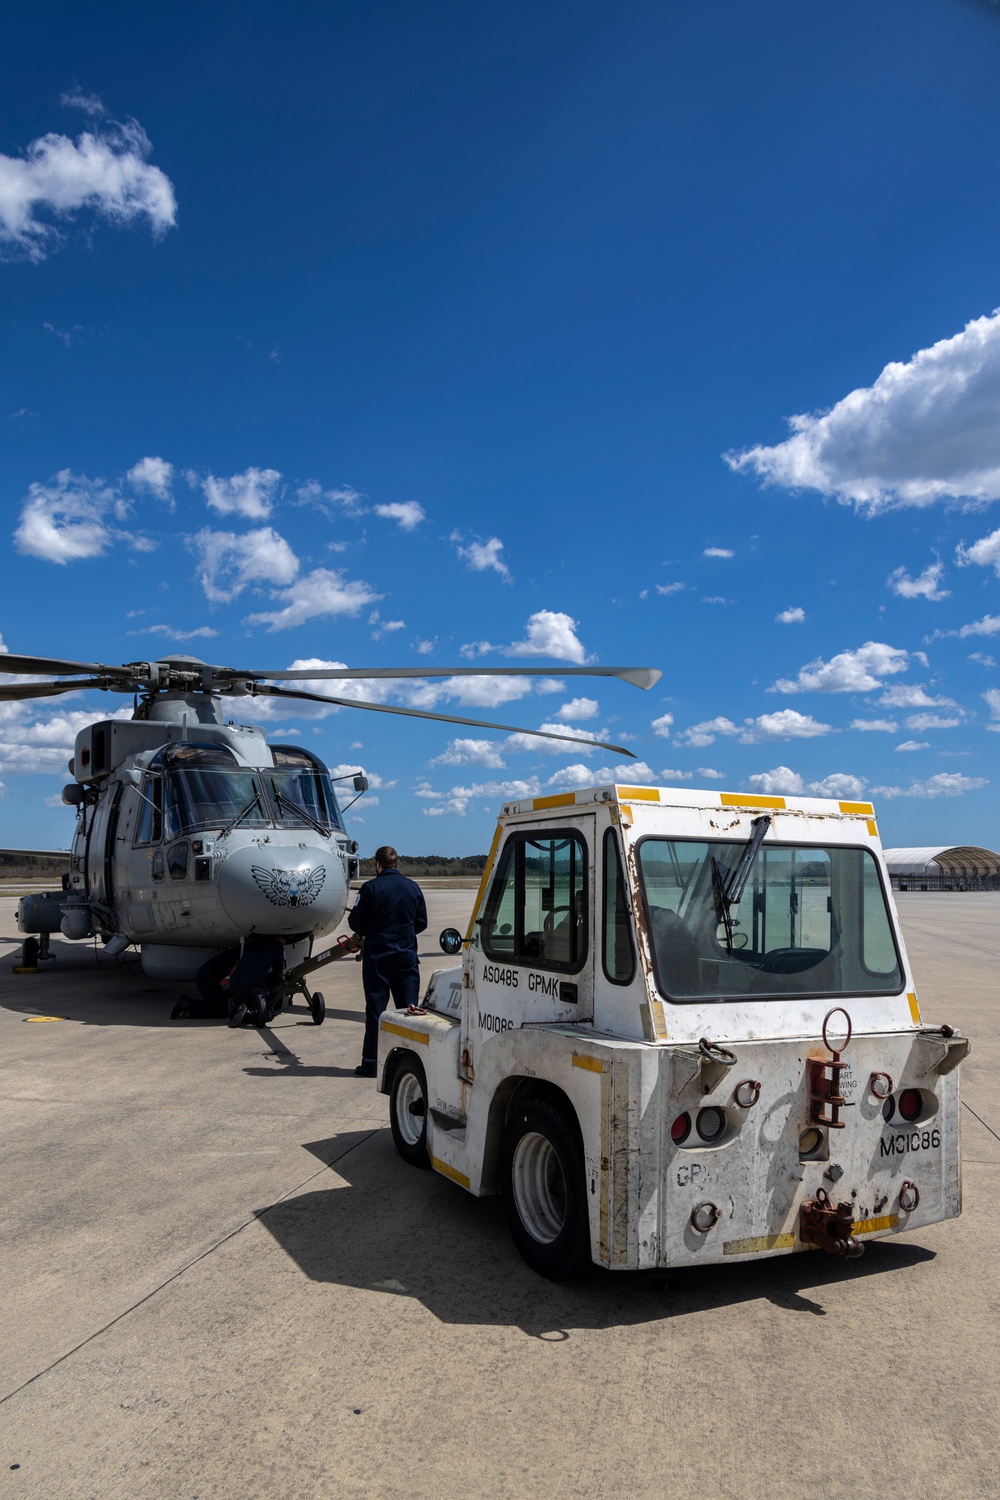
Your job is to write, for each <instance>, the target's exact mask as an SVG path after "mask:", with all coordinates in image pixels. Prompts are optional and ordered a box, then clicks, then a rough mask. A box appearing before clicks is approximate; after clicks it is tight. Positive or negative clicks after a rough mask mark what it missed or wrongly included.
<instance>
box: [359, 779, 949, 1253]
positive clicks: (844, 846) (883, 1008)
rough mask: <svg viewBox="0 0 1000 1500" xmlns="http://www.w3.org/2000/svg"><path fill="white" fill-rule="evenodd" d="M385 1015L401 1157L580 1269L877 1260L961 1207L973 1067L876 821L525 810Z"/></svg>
mask: <svg viewBox="0 0 1000 1500" xmlns="http://www.w3.org/2000/svg"><path fill="white" fill-rule="evenodd" d="M441 946H442V948H443V949H444V951H445V952H447V953H450V954H452V955H456V956H457V955H458V954H461V955H462V958H461V963H460V965H456V966H454V967H451V968H442V969H438V970H437V971H436V972H435V973H434V974H433V976H432V978H431V981H430V984H429V986H428V989H427V992H426V995H425V996H424V998H423V1001H422V1003H421V1005H420V1006H419V1007H415V1008H413V1009H412V1010H411V1011H409V1012H400V1011H392V1010H389V1011H386V1013H385V1015H384V1016H383V1017H382V1021H381V1025H380V1030H379V1087H380V1089H381V1091H382V1092H383V1093H386V1094H388V1096H389V1106H390V1123H391V1127H392V1134H393V1139H394V1141H395V1144H396V1147H397V1149H398V1151H399V1153H400V1155H401V1156H402V1157H403V1158H404V1160H406V1161H407V1162H409V1163H411V1164H412V1165H414V1166H417V1167H431V1168H433V1169H434V1171H436V1172H439V1173H441V1174H442V1175H443V1176H445V1177H447V1178H449V1179H450V1180H451V1181H452V1182H454V1183H456V1184H457V1185H458V1186H459V1187H461V1188H464V1189H465V1191H466V1192H469V1193H473V1194H474V1195H476V1196H477V1197H482V1196H486V1195H488V1194H495V1193H497V1192H499V1194H500V1196H501V1198H502V1200H503V1205H504V1210H505V1214H506V1218H507V1221H508V1223H509V1225H510V1229H511V1232H512V1235H513V1238H514V1240H515V1242H516V1244H517V1246H518V1249H519V1250H520V1251H521V1253H522V1255H523V1256H524V1258H525V1259H526V1260H527V1262H528V1263H529V1265H531V1266H532V1267H534V1268H535V1270H537V1271H539V1272H541V1273H542V1274H544V1275H547V1276H552V1277H563V1276H569V1275H573V1274H575V1273H578V1272H580V1271H582V1270H584V1269H586V1268H587V1267H588V1266H589V1265H590V1264H591V1263H592V1262H596V1263H597V1264H599V1265H602V1266H606V1267H608V1268H610V1269H613V1270H626V1269H640V1268H654V1267H666V1266H692V1265H703V1264H705V1263H727V1262H730V1261H732V1262H739V1261H750V1260H756V1259H758V1258H760V1257H761V1256H772V1255H780V1254H788V1253H791V1252H796V1251H804V1250H810V1249H819V1250H823V1251H826V1252H828V1253H831V1254H834V1255H838V1256H854V1255H860V1254H861V1253H862V1251H863V1249H864V1246H865V1243H866V1242H867V1241H868V1240H870V1239H877V1238H880V1237H882V1236H885V1235H892V1234H897V1233H899V1232H900V1231H902V1230H904V1229H913V1228H917V1227H921V1226H923V1225H926V1224H933V1223H937V1222H938V1221H939V1220H942V1219H949V1218H954V1217H955V1216H957V1215H958V1214H959V1212H960V1211H961V1169H960V1160H959V1118H958V1116H959V1088H958V1072H957V1067H958V1064H959V1063H960V1062H961V1061H962V1059H963V1057H965V1056H966V1054H967V1053H968V1051H969V1043H968V1041H966V1040H965V1039H963V1038H962V1037H961V1036H960V1035H959V1033H958V1032H957V1031H955V1030H954V1029H953V1028H952V1027H950V1026H947V1025H929V1024H926V1023H925V1022H924V1021H923V1020H922V1018H921V1013H920V1007H919V1004H918V1000H917V992H916V987H915V985H914V981H913V976H912V973H911V971H910V967H909V963H908V961H907V957H906V951H905V947H904V944H903V937H902V933H901V931H900V926H899V920H898V916H897V913H896V911H895V908H894V906H893V902H892V897H891V893H890V884H889V879H888V875H887V871H886V867H885V860H884V857H883V854H882V849H881V845H880V842H879V836H878V829H877V825H876V821H875V813H874V810H873V808H872V806H871V805H870V804H869V803H866V802H838V801H828V800H825V799H824V800H821V799H813V798H792V797H789V798H784V797H764V796H750V795H747V794H744V793H726V792H723V793H719V792H697V791H689V790H686V789H685V790H677V789H674V788H669V789H664V788H653V787H630V786H617V785H616V786H599V787H594V788H592V789H590V790H587V791H577V792H567V793H565V794H564V795H558V796H550V797H536V798H533V799H527V800H523V801H516V802H508V803H507V804H505V805H504V807H503V809H502V811H501V814H500V817H499V819H498V824H497V830H496V835H495V837H494V840H493V846H492V849H491V851H490V855H489V859H488V861H487V866H486V870H485V872H484V875H483V880H482V883H481V885H480V888H479V892H478V895H477V897H476V900H475V905H474V908H473V913H472V917H471V920H470V923H469V927H468V930H467V932H466V933H465V936H464V937H463V936H462V934H461V933H459V932H458V931H457V930H456V929H454V928H449V929H446V930H445V932H443V933H442V934H441Z"/></svg>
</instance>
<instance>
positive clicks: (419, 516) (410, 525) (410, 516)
mask: <svg viewBox="0 0 1000 1500" xmlns="http://www.w3.org/2000/svg"><path fill="white" fill-rule="evenodd" d="M375 514H376V515H377V516H381V517H382V519H383V520H385V521H396V522H397V523H398V524H399V528H400V530H401V531H416V529H417V527H418V526H419V525H420V523H421V521H424V520H426V515H425V513H424V508H423V506H422V505H418V504H417V502H416V500H398V501H394V502H393V504H391V505H376V507H375Z"/></svg>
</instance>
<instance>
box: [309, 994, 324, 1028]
mask: <svg viewBox="0 0 1000 1500" xmlns="http://www.w3.org/2000/svg"><path fill="white" fill-rule="evenodd" d="M309 1009H310V1010H311V1011H312V1018H313V1025H314V1026H322V1024H323V1022H324V1021H325V1020H326V1001H325V1000H324V999H323V996H322V995H321V994H320V992H319V990H314V991H313V993H312V995H311V996H310V997H309Z"/></svg>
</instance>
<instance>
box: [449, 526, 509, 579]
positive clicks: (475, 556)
mask: <svg viewBox="0 0 1000 1500" xmlns="http://www.w3.org/2000/svg"><path fill="white" fill-rule="evenodd" d="M449 540H450V541H452V542H454V544H455V547H456V549H457V551H458V555H459V557H461V558H462V559H463V561H465V562H467V563H468V565H469V567H470V568H471V569H472V571H473V573H486V572H493V573H499V575H500V577H501V578H502V579H504V580H505V582H507V583H509V582H510V569H509V568H508V566H507V564H506V563H505V562H504V560H503V556H502V553H503V542H502V541H501V540H500V538H499V537H498V536H491V537H490V538H489V540H488V541H485V542H469V543H468V545H467V546H466V545H463V540H462V534H461V532H458V531H453V532H452V534H451V537H450V538H449Z"/></svg>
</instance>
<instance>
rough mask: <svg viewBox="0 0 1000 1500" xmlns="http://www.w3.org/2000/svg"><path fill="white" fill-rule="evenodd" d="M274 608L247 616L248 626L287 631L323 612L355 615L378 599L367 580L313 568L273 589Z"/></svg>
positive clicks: (378, 595)
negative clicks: (285, 587) (276, 606)
mask: <svg viewBox="0 0 1000 1500" xmlns="http://www.w3.org/2000/svg"><path fill="white" fill-rule="evenodd" d="M271 597H272V599H274V601H275V602H276V604H277V605H278V608H277V609H272V610H263V611H261V612H260V613H259V614H253V615H249V616H248V617H247V624H248V625H266V626H267V627H268V628H269V629H270V630H272V631H274V630H290V629H291V628H292V627H293V626H295V625H304V624H305V622H306V621H307V620H315V619H318V618H320V617H321V616H323V615H356V614H359V613H360V612H361V610H363V609H365V608H366V607H367V606H368V605H370V604H374V603H375V601H376V600H377V599H380V598H381V597H382V596H381V594H376V593H375V592H374V590H373V589H371V588H370V587H369V585H368V584H367V583H362V582H361V580H360V579H348V578H345V577H344V575H343V573H342V572H341V571H340V570H339V569H330V568H313V570H312V572H311V573H307V574H305V576H304V577H302V578H299V579H298V580H297V581H296V582H295V583H293V584H291V585H290V586H289V587H288V588H287V589H283V590H274V591H273V592H272V595H271Z"/></svg>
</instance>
